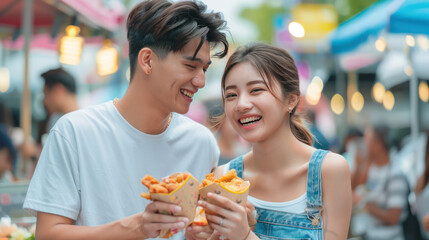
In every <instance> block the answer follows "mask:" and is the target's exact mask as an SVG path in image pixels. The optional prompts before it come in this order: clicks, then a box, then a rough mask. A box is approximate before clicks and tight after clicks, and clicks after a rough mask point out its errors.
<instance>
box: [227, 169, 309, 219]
mask: <svg viewBox="0 0 429 240" xmlns="http://www.w3.org/2000/svg"><path fill="white" fill-rule="evenodd" d="M228 170H229V163H227V164H226V165H225V168H224V170H223V172H224V174H225V173H227V172H228ZM247 200H249V201H250V202H251V203H252V204H253V206H255V207H258V208H264V209H268V210H274V211H280V212H288V213H294V214H304V213H305V208H306V207H307V192H306V193H304V194H303V195H302V196H300V197H298V198H296V199H293V200H291V201H287V202H269V201H264V200H260V199H257V198H254V197H252V196H250V195H249V197H248V198H247Z"/></svg>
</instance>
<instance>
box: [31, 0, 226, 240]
mask: <svg viewBox="0 0 429 240" xmlns="http://www.w3.org/2000/svg"><path fill="white" fill-rule="evenodd" d="M225 27H226V22H225V21H224V20H223V18H222V15H221V14H220V13H217V12H213V11H210V12H209V11H207V7H206V5H205V4H204V3H203V2H201V1H180V2H172V1H167V0H147V1H142V2H140V3H138V4H137V5H136V6H135V7H134V8H133V9H132V10H131V11H130V13H129V15H128V20H127V38H128V42H129V61H130V76H131V79H130V83H129V86H128V88H127V90H126V92H125V94H124V95H123V96H122V98H121V99H115V100H113V101H109V102H106V103H103V104H99V105H95V106H91V107H88V108H86V109H82V110H77V111H74V112H72V113H69V114H66V115H64V116H63V117H61V118H60V119H59V120H58V121H57V123H56V124H55V126H54V127H53V128H52V129H51V131H50V133H49V137H48V140H47V141H46V144H45V145H44V147H43V152H42V154H41V157H40V159H39V162H38V165H37V168H36V171H35V173H34V176H33V178H32V180H31V183H30V186H29V189H28V192H27V196H26V199H25V202H24V208H25V209H26V210H28V211H29V212H31V213H32V214H34V215H37V227H36V239H55V240H62V239H68V240H73V239H76V240H85V239H87V240H89V239H123V240H126V239H147V238H155V237H158V236H159V234H160V230H161V229H171V230H173V232H177V231H178V230H182V229H183V228H184V226H185V224H186V223H188V222H190V221H192V220H193V219H187V218H186V217H183V216H174V215H173V213H176V214H177V213H180V212H181V207H180V206H179V205H177V204H169V203H164V202H160V201H154V202H149V201H148V200H146V199H143V198H141V197H140V193H141V192H142V191H145V190H144V186H143V185H142V184H141V182H140V179H142V177H143V176H145V175H146V174H150V175H152V176H153V177H155V178H157V179H161V178H162V177H166V176H168V175H170V174H173V173H176V172H185V171H188V172H190V173H191V174H192V175H193V176H194V177H195V178H196V179H199V180H201V179H202V178H204V176H205V175H206V174H207V173H209V172H210V171H211V170H212V169H213V168H214V167H215V166H216V164H217V161H218V157H219V149H218V147H217V144H216V140H215V138H214V136H213V134H212V133H211V132H210V131H209V130H208V129H207V128H206V127H204V126H203V125H201V124H199V123H196V122H195V121H193V120H191V119H189V118H188V117H186V116H184V115H182V114H185V113H186V112H188V110H189V107H190V104H191V102H192V101H193V96H194V94H195V93H196V92H197V91H198V90H199V89H200V88H203V87H204V85H205V72H206V70H207V69H208V67H209V66H210V64H211V57H212V56H211V55H210V51H211V50H212V49H213V50H214V52H213V53H214V57H224V56H225V55H226V54H227V52H228V46H229V45H228V42H227V39H226V34H225V33H224V32H223V30H225ZM216 45H219V49H215V47H216ZM163 212H167V213H172V215H168V214H162V213H163ZM172 239H184V236H183V233H178V234H175V235H174V236H173V237H172Z"/></svg>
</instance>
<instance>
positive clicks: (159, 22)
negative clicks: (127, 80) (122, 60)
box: [127, 0, 228, 77]
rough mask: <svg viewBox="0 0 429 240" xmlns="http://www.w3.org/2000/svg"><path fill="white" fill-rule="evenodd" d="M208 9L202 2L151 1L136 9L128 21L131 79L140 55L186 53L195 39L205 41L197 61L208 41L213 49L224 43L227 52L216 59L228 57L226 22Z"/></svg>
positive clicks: (224, 50)
mask: <svg viewBox="0 0 429 240" xmlns="http://www.w3.org/2000/svg"><path fill="white" fill-rule="evenodd" d="M206 10H207V6H206V5H205V4H204V3H202V2H200V1H182V2H177V3H172V2H170V1H169V0H147V1H143V2H141V3H139V4H138V5H137V6H135V7H134V8H133V10H131V12H130V14H129V15H128V20H127V29H128V33H127V38H128V42H129V58H130V70H131V77H132V76H133V75H134V72H135V68H136V66H135V65H136V60H137V56H138V54H139V52H140V50H141V49H142V48H144V47H149V48H150V49H152V51H154V52H155V54H156V55H157V56H158V57H159V58H161V59H162V58H165V57H166V56H167V55H168V53H169V52H171V51H172V52H178V51H180V50H182V49H183V47H184V46H185V45H186V44H187V43H188V42H190V41H191V40H192V39H195V38H201V41H200V44H199V46H198V48H197V49H196V50H195V53H194V56H193V57H194V58H195V57H196V55H197V53H198V51H199V50H200V48H201V46H202V45H203V43H204V42H205V41H206V40H207V41H208V42H209V43H211V44H214V45H212V47H214V46H215V45H217V44H219V43H221V44H223V51H221V52H218V53H216V54H215V55H214V56H216V57H220V58H222V57H224V56H225V55H226V54H227V52H228V42H227V40H226V35H225V33H223V32H221V30H223V29H225V26H226V22H225V21H224V20H223V18H222V16H221V14H220V13H214V12H210V13H209V12H206Z"/></svg>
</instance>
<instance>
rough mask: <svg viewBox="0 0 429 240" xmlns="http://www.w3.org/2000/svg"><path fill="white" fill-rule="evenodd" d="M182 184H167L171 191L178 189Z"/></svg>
mask: <svg viewBox="0 0 429 240" xmlns="http://www.w3.org/2000/svg"><path fill="white" fill-rule="evenodd" d="M179 185H180V184H178V183H167V184H166V188H167V190H168V192H169V193H171V192H172V191H174V190H176V188H177V187H179Z"/></svg>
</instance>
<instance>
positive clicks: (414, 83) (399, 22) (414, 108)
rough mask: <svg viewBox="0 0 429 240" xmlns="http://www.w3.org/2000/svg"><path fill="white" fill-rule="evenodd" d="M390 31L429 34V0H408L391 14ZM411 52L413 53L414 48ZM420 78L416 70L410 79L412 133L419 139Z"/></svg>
mask: <svg viewBox="0 0 429 240" xmlns="http://www.w3.org/2000/svg"><path fill="white" fill-rule="evenodd" d="M389 32H391V33H403V34H425V35H429V0H407V1H405V2H404V3H403V4H402V5H401V6H400V7H399V8H398V10H397V11H395V12H394V13H393V14H392V15H391V16H390V22H389ZM410 54H413V52H412V50H411V51H410ZM411 64H412V65H413V63H412V62H411ZM416 96H418V79H417V76H416V73H415V71H413V74H412V76H411V81H410V100H411V135H412V138H413V139H417V137H418V133H419V121H418V99H417V97H416Z"/></svg>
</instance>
